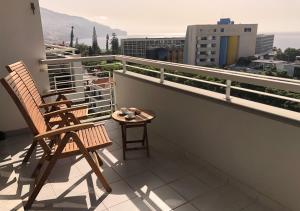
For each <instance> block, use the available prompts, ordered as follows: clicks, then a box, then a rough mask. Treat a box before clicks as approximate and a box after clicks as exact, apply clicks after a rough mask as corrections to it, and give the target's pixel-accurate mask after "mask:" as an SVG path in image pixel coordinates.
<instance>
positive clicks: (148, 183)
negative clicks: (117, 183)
mask: <svg viewBox="0 0 300 211" xmlns="http://www.w3.org/2000/svg"><path fill="white" fill-rule="evenodd" d="M125 180H126V182H127V183H128V184H129V186H130V187H131V188H132V189H133V190H135V191H136V193H137V194H138V195H139V196H141V193H143V194H146V193H147V192H149V191H150V190H153V189H155V188H158V187H160V186H162V185H164V184H165V183H164V182H163V181H162V180H161V179H160V178H159V177H157V176H155V175H154V174H153V173H151V172H144V173H141V174H137V175H135V176H132V177H128V178H126V179H125Z"/></svg>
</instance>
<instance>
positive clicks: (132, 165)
mask: <svg viewBox="0 0 300 211" xmlns="http://www.w3.org/2000/svg"><path fill="white" fill-rule="evenodd" d="M113 169H114V170H115V171H116V172H117V173H118V174H119V175H120V176H121V177H122V178H127V177H130V176H133V175H136V174H138V173H141V172H144V171H146V170H147V169H146V167H145V166H143V165H142V163H141V162H139V161H138V160H130V161H127V160H126V161H124V162H121V163H119V164H118V165H116V166H113Z"/></svg>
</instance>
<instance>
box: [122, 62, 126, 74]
mask: <svg viewBox="0 0 300 211" xmlns="http://www.w3.org/2000/svg"><path fill="white" fill-rule="evenodd" d="M122 63H123V73H125V72H126V61H125V60H123V61H122Z"/></svg>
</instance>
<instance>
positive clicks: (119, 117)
mask: <svg viewBox="0 0 300 211" xmlns="http://www.w3.org/2000/svg"><path fill="white" fill-rule="evenodd" d="M137 110H138V111H140V113H139V114H136V115H135V118H134V119H127V118H125V115H123V114H122V112H121V111H119V110H118V111H115V112H114V113H113V114H112V118H113V119H114V120H116V121H118V122H120V123H124V124H126V123H128V124H134V123H148V122H151V120H152V119H154V118H155V115H154V113H153V112H152V111H148V110H147V111H145V110H141V109H137Z"/></svg>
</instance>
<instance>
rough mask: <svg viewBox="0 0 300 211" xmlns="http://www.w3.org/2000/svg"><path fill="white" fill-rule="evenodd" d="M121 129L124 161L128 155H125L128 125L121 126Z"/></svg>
mask: <svg viewBox="0 0 300 211" xmlns="http://www.w3.org/2000/svg"><path fill="white" fill-rule="evenodd" d="M121 129H122V145H123V160H126V155H125V151H126V136H127V135H126V125H121Z"/></svg>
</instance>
